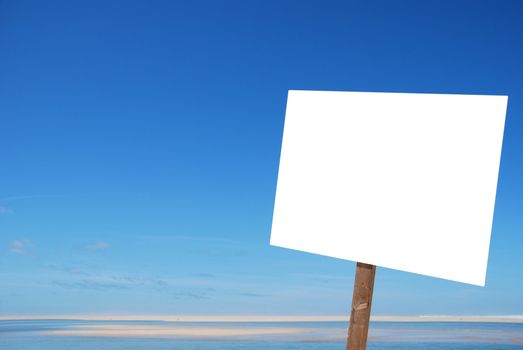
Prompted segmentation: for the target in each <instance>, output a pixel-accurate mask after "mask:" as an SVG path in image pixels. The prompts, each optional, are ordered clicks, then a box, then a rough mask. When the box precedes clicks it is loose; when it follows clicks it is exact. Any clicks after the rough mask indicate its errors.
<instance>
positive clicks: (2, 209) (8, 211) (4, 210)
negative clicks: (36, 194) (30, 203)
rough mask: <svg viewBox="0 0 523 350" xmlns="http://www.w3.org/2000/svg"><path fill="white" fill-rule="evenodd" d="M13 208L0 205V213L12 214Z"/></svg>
mask: <svg viewBox="0 0 523 350" xmlns="http://www.w3.org/2000/svg"><path fill="white" fill-rule="evenodd" d="M14 213H15V212H14V210H13V209H11V208H8V207H2V206H0V215H11V214H14Z"/></svg>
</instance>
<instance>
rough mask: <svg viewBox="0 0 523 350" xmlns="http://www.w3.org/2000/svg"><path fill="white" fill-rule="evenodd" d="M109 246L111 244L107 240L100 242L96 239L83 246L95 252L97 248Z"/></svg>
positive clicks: (103, 248) (101, 248)
mask: <svg viewBox="0 0 523 350" xmlns="http://www.w3.org/2000/svg"><path fill="white" fill-rule="evenodd" d="M109 248H111V245H110V244H109V243H107V242H102V241H98V242H95V243H93V244H88V245H87V246H85V249H87V250H88V251H90V252H96V251H99V250H107V249H109Z"/></svg>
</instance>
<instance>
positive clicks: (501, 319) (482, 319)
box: [0, 315, 523, 323]
mask: <svg viewBox="0 0 523 350" xmlns="http://www.w3.org/2000/svg"><path fill="white" fill-rule="evenodd" d="M8 320H17V321H22V320H86V321H167V322H345V321H348V316H183V315H180V316H177V315H5V316H0V321H8ZM371 321H373V322H406V323H407V322H412V323H415V322H478V323H523V316H519V315H517V316H430V315H428V316H373V317H371Z"/></svg>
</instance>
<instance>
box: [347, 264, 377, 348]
mask: <svg viewBox="0 0 523 350" xmlns="http://www.w3.org/2000/svg"><path fill="white" fill-rule="evenodd" d="M375 275H376V266H375V265H369V264H364V263H360V262H359V263H357V265H356V276H355V278H354V293H353V294H352V310H351V314H350V325H349V334H348V337H347V350H365V348H366V346H367V334H368V332H369V320H370V307H371V304H372V291H373V289H374V276H375Z"/></svg>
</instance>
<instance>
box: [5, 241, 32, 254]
mask: <svg viewBox="0 0 523 350" xmlns="http://www.w3.org/2000/svg"><path fill="white" fill-rule="evenodd" d="M31 244H32V242H31V241H30V240H28V239H21V240H19V239H15V240H12V241H11V242H9V251H10V252H11V253H13V254H18V255H27V254H28V252H27V249H28V247H29V246H30V245H31Z"/></svg>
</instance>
